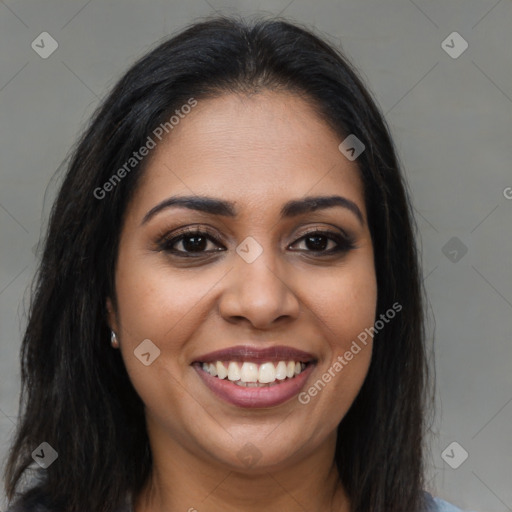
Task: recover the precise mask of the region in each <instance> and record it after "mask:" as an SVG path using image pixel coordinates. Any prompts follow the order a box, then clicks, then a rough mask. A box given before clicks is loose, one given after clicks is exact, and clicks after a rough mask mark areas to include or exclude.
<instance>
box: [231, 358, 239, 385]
mask: <svg viewBox="0 0 512 512" xmlns="http://www.w3.org/2000/svg"><path fill="white" fill-rule="evenodd" d="M228 380H230V381H235V380H240V368H239V367H238V363H235V362H234V361H231V363H229V366H228Z"/></svg>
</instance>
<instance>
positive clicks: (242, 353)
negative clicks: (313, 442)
mask: <svg viewBox="0 0 512 512" xmlns="http://www.w3.org/2000/svg"><path fill="white" fill-rule="evenodd" d="M315 365H316V360H315V359H314V357H313V356H312V355H311V354H309V353H307V352H303V351H301V350H297V349H295V348H292V347H285V346H274V347H267V348H260V347H254V346H247V345H245V346H236V347H230V348H228V349H223V350H218V351H216V352H211V353H209V354H204V355H202V356H199V357H198V358H197V359H196V360H195V361H194V362H193V363H192V367H193V368H194V369H195V370H196V372H197V373H198V375H199V377H200V378H201V380H202V382H203V383H204V384H206V386H207V387H208V388H209V390H210V391H212V392H213V393H214V394H215V395H216V396H217V397H218V398H221V399H222V400H223V401H226V402H229V403H230V404H232V405H236V406H238V407H250V408H265V407H273V406H277V405H280V404H282V403H284V402H286V401H288V400H290V399H291V398H293V397H294V396H296V395H297V394H298V393H300V391H301V390H302V388H303V387H304V386H305V382H306V380H307V378H308V377H309V375H310V374H311V372H312V371H313V369H314V367H315Z"/></svg>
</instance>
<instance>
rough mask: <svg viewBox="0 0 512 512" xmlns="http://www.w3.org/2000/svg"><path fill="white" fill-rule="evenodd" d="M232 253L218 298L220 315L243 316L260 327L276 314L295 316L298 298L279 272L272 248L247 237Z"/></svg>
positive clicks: (275, 254)
mask: <svg viewBox="0 0 512 512" xmlns="http://www.w3.org/2000/svg"><path fill="white" fill-rule="evenodd" d="M260 240H261V238H260ZM236 252H237V254H236V255H235V258H234V268H233V270H232V271H231V272H230V277H229V283H228V287H227V289H226V290H225V292H224V293H223V296H222V299H221V307H220V311H221V314H222V315H223V316H224V317H225V318H226V319H229V318H231V319H233V318H234V317H244V318H246V319H247V320H249V321H250V322H251V323H252V324H253V325H254V326H257V327H260V328H261V327H265V326H267V325H269V324H270V323H272V322H273V321H274V320H276V319H278V318H280V317H283V316H288V317H294V316H296V315H298V311H299V303H298V299H297V297H296V295H295V293H294V291H293V289H292V286H291V285H290V284H289V283H287V282H286V279H285V276H282V275H280V274H281V273H282V270H281V271H280V269H282V265H281V264H280V261H279V255H278V254H277V253H276V251H275V250H273V249H272V248H271V247H269V246H268V245H266V246H265V247H263V245H261V244H260V243H259V242H257V241H256V240H255V239H254V238H251V237H248V238H247V239H245V240H244V241H243V242H242V243H241V244H240V245H239V246H238V247H237V250H236Z"/></svg>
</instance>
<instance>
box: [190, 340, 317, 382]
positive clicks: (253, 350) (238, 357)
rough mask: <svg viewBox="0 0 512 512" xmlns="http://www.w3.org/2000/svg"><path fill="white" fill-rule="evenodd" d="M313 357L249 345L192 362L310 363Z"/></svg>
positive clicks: (281, 347) (289, 349) (281, 348)
mask: <svg viewBox="0 0 512 512" xmlns="http://www.w3.org/2000/svg"><path fill="white" fill-rule="evenodd" d="M314 360H315V358H314V356H313V355H312V354H310V353H308V352H304V351H302V350H297V349H296V348H293V347H287V346H284V345H276V346H273V347H266V348H261V347H254V346H250V345H237V346H235V347H229V348H226V349H222V350H216V351H215V352H209V353H208V354H203V355H202V356H199V357H197V358H196V359H195V360H194V363H212V362H215V361H238V362H240V361H248V362H252V363H266V362H272V363H276V362H279V361H296V362H300V363H311V362H313V361H314ZM217 380H219V379H217Z"/></svg>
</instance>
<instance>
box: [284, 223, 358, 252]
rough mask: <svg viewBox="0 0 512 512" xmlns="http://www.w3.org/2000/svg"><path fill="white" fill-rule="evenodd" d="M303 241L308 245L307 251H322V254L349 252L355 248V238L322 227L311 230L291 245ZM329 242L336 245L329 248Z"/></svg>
mask: <svg viewBox="0 0 512 512" xmlns="http://www.w3.org/2000/svg"><path fill="white" fill-rule="evenodd" d="M301 241H303V243H304V244H305V246H306V247H307V249H306V251H305V252H313V253H321V255H325V256H328V255H330V254H335V253H339V252H348V251H349V250H351V249H354V248H355V243H354V240H353V239H352V238H351V237H349V236H343V235H341V234H339V233H335V232H333V231H325V230H322V229H315V230H312V231H309V232H308V233H307V234H306V235H304V236H302V237H301V238H300V239H299V240H297V241H296V242H294V243H293V244H292V245H290V247H293V245H296V244H298V243H299V242H301ZM329 243H331V244H332V245H334V247H333V246H332V245H331V247H330V248H329V249H327V247H328V246H329ZM300 250H303V249H300Z"/></svg>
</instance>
